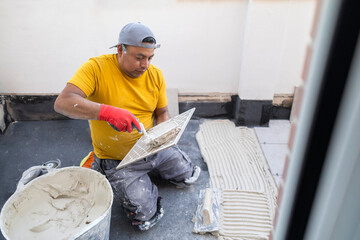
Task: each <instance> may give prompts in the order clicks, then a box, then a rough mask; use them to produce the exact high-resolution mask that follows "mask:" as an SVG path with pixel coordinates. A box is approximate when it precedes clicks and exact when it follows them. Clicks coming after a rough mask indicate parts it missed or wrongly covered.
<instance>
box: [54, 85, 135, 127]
mask: <svg viewBox="0 0 360 240" xmlns="http://www.w3.org/2000/svg"><path fill="white" fill-rule="evenodd" d="M54 110H55V111H56V112H58V113H61V114H63V115H65V116H68V117H70V118H75V119H86V120H103V121H107V122H108V123H110V124H112V125H114V126H115V127H116V128H117V129H118V130H119V131H121V132H125V131H127V132H131V131H132V124H134V125H135V126H136V127H137V128H138V129H141V127H140V124H139V122H138V120H137V119H136V117H135V116H134V115H133V114H132V113H131V112H129V111H128V110H126V109H122V108H117V107H113V106H109V105H105V104H99V103H96V102H92V101H89V100H87V99H86V94H85V93H84V92H83V91H82V90H81V89H80V88H78V87H77V86H75V85H73V84H71V83H68V84H67V85H66V87H65V88H64V90H63V91H62V92H61V93H60V95H59V96H58V97H57V99H56V101H55V104H54Z"/></svg>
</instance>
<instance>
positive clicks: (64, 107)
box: [54, 93, 100, 120]
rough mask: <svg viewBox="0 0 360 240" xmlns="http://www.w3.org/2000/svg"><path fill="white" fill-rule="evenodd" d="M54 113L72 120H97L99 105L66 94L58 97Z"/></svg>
mask: <svg viewBox="0 0 360 240" xmlns="http://www.w3.org/2000/svg"><path fill="white" fill-rule="evenodd" d="M54 109H55V111H56V112H58V113H60V114H63V115H65V116H67V117H70V118H74V119H86V120H97V119H98V116H99V111H100V104H99V103H95V102H92V101H89V100H87V99H85V98H82V97H80V96H78V95H75V94H71V93H67V94H63V95H60V96H59V97H58V98H57V99H56V101H55V105H54Z"/></svg>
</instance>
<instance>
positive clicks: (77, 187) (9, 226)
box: [0, 167, 113, 240]
mask: <svg viewBox="0 0 360 240" xmlns="http://www.w3.org/2000/svg"><path fill="white" fill-rule="evenodd" d="M112 203H113V192H112V189H111V186H110V183H109V182H108V180H107V179H106V178H105V177H104V176H103V175H102V174H100V173H98V172H96V171H94V170H91V169H87V168H82V167H66V168H61V169H53V170H49V172H48V173H47V174H45V175H42V176H40V177H37V178H35V179H34V180H32V181H31V182H30V183H28V184H26V185H25V186H23V187H21V188H20V189H19V187H18V190H17V191H16V192H15V193H14V194H13V195H12V196H11V197H10V198H9V199H8V200H7V201H6V203H5V204H4V206H3V208H2V210H1V215H0V228H1V232H2V233H3V235H4V237H5V238H6V239H8V240H15V239H29V240H30V239H40V240H41V239H51V240H56V239H77V240H85V239H86V240H90V239H94V240H95V239H96V240H97V239H109V233H110V218H111V206H112Z"/></svg>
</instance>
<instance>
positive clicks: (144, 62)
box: [118, 44, 154, 78]
mask: <svg viewBox="0 0 360 240" xmlns="http://www.w3.org/2000/svg"><path fill="white" fill-rule="evenodd" d="M153 57H154V49H152V48H144V47H134V46H126V53H125V52H124V50H123V49H122V46H121V44H120V45H119V46H118V61H119V67H120V69H121V70H122V71H123V72H124V73H125V74H126V75H128V76H129V77H131V78H138V77H140V76H141V75H142V74H143V73H144V72H145V71H146V70H147V69H148V68H149V65H150V62H151V59H152V58H153Z"/></svg>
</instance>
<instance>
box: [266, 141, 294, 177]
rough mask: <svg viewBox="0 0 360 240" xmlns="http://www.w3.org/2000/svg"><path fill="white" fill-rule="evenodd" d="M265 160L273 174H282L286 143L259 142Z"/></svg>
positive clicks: (286, 149)
mask: <svg viewBox="0 0 360 240" xmlns="http://www.w3.org/2000/svg"><path fill="white" fill-rule="evenodd" d="M261 148H262V149H263V152H264V154H265V157H266V160H267V161H268V164H269V166H270V169H271V173H272V174H273V175H274V176H282V173H283V170H284V165H285V159H286V154H287V151H288V148H287V145H286V144H261Z"/></svg>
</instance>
